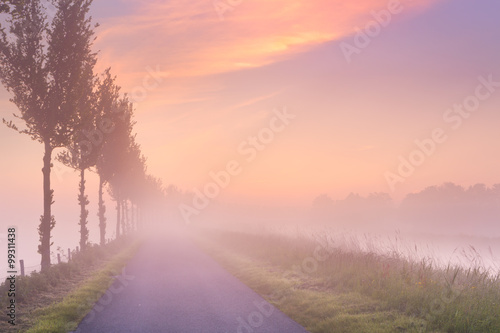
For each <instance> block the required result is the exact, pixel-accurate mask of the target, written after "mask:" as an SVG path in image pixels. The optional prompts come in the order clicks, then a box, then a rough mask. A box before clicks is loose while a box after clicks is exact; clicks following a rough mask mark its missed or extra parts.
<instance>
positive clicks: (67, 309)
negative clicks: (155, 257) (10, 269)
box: [0, 239, 141, 333]
mask: <svg viewBox="0 0 500 333" xmlns="http://www.w3.org/2000/svg"><path fill="white" fill-rule="evenodd" d="M140 243H141V242H140V241H139V240H134V239H120V240H119V241H114V242H112V243H110V244H107V245H106V246H104V247H99V246H93V247H91V248H89V249H88V250H87V251H86V252H81V253H79V254H77V255H75V256H74V258H73V259H72V260H71V261H70V262H69V263H62V264H59V265H55V266H53V267H51V268H50V270H49V271H48V272H46V273H43V274H41V273H33V274H31V275H30V276H26V277H19V278H18V279H17V281H16V289H17V292H16V302H17V313H16V314H17V320H16V322H17V323H16V326H11V325H8V324H7V319H5V320H2V322H1V323H0V332H28V333H35V332H36V333H42V332H47V333H57V332H61V333H63V332H64V333H66V332H69V331H72V330H74V329H76V327H77V325H78V323H79V322H80V321H81V320H82V319H83V318H84V317H85V315H86V314H87V313H89V311H91V309H92V308H93V306H94V305H95V303H96V302H97V301H98V300H99V298H100V297H101V296H102V295H103V294H104V293H105V292H106V290H107V289H108V288H109V287H110V285H111V284H112V282H113V280H114V277H113V276H116V275H120V274H121V273H122V269H123V267H124V266H125V265H126V263H127V262H128V260H129V259H130V258H131V257H133V255H134V254H135V252H136V251H137V249H138V248H139V246H140ZM0 289H1V293H0V304H2V307H4V304H5V306H6V304H7V303H6V302H8V299H7V297H6V289H5V286H4V285H2V286H1V287H0Z"/></svg>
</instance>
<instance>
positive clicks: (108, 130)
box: [95, 68, 120, 245]
mask: <svg viewBox="0 0 500 333" xmlns="http://www.w3.org/2000/svg"><path fill="white" fill-rule="evenodd" d="M115 81H116V77H113V76H112V75H111V69H110V68H108V69H106V70H105V71H104V74H103V79H101V80H99V81H98V88H97V92H96V123H97V128H96V131H99V133H100V134H101V136H102V137H101V141H102V143H101V144H100V145H98V146H97V147H95V150H96V153H97V159H96V169H97V173H98V175H99V190H98V212H97V215H98V217H99V234H100V237H99V238H100V244H101V245H104V244H105V243H106V216H105V214H106V206H105V204H104V199H103V194H104V193H103V192H104V186H105V185H106V183H107V181H108V180H109V178H110V176H109V174H111V171H109V168H106V167H107V165H106V156H105V155H104V151H105V150H104V147H105V145H106V142H107V141H108V140H109V137H108V136H109V135H112V132H113V131H114V129H115V124H114V122H113V116H114V115H113V112H114V111H115V110H117V108H118V106H117V104H118V100H119V98H120V87H119V86H117V85H116V83H115Z"/></svg>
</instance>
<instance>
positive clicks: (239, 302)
mask: <svg viewBox="0 0 500 333" xmlns="http://www.w3.org/2000/svg"><path fill="white" fill-rule="evenodd" d="M75 332H77V333H99V332H103V333H104V332H106V333H112V332H120V333H124V332H134V333H139V332H144V333H155V332H162V333H184V332H185V333H198V332H200V333H201V332H203V333H261V332H262V333H265V332H267V333H306V332H307V331H306V330H305V329H304V328H303V327H302V326H300V325H299V324H297V323H296V322H294V321H292V320H291V319H290V318H288V317H287V316H286V315H285V314H283V313H282V312H280V311H279V310H277V309H276V308H274V307H273V306H271V305H270V304H269V303H267V302H266V301H265V300H264V299H263V298H262V297H260V296H259V295H258V294H256V293H255V292H254V291H252V290H251V289H250V288H248V287H247V286H246V285H244V284H243V283H241V282H240V281H239V280H238V279H236V278H235V277H234V276H232V275H231V274H229V273H228V272H227V271H225V270H224V269H223V268H222V267H221V266H219V264H217V263H216V262H215V261H214V260H213V259H212V258H211V257H209V256H208V255H206V254H204V253H203V252H202V251H200V250H199V249H198V248H197V247H196V246H195V245H193V244H192V243H191V242H190V241H188V240H187V239H186V238H185V237H182V236H180V235H179V234H176V235H171V236H170V237H167V238H163V237H154V238H150V240H149V241H148V242H147V243H146V244H144V245H143V246H142V247H141V249H140V250H139V251H138V253H137V255H136V256H135V257H134V258H133V259H132V260H131V261H130V262H129V264H128V265H127V266H126V268H125V269H124V271H123V273H122V274H121V275H120V276H118V277H116V278H115V281H114V283H113V285H112V286H111V287H110V289H109V290H108V291H107V292H106V294H105V295H104V296H103V297H102V298H101V300H100V301H99V302H97V304H96V305H95V306H94V308H93V310H92V311H91V312H90V313H89V314H88V315H87V316H86V317H85V318H84V320H83V321H82V322H81V323H80V325H79V327H78V329H77V330H76V331H75Z"/></svg>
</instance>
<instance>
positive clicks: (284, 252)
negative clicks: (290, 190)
mask: <svg viewBox="0 0 500 333" xmlns="http://www.w3.org/2000/svg"><path fill="white" fill-rule="evenodd" d="M195 239H196V241H197V243H198V244H199V246H200V247H201V248H202V249H203V250H204V251H205V252H207V253H208V254H210V255H211V256H212V257H213V258H214V259H216V260H217V261H218V262H219V263H220V264H221V265H222V266H223V267H225V268H226V269H227V270H228V271H230V272H231V273H232V274H233V275H235V276H236V277H237V278H238V279H240V280H241V281H242V282H244V283H245V284H247V285H248V286H249V287H250V288H252V289H254V290H255V291H256V292H257V293H259V294H260V295H262V296H263V297H264V298H265V299H266V300H268V301H269V302H270V303H272V304H273V305H275V306H276V307H277V308H279V309H280V310H281V311H283V312H284V313H285V314H287V315H288V316H290V317H291V318H292V319H294V320H296V321H297V322H298V323H300V324H301V325H303V326H304V327H305V328H306V329H307V330H309V331H310V332H312V333H320V332H321V333H322V332H500V318H499V317H498V313H500V279H499V277H498V276H496V277H495V276H491V275H488V274H487V272H484V271H482V270H481V269H480V268H479V267H473V268H470V269H464V268H460V267H452V266H449V267H447V268H445V269H440V268H438V267H435V266H433V264H432V262H431V261H428V260H422V261H421V262H413V261H410V260H407V259H405V258H402V257H401V256H399V255H398V254H397V253H394V254H391V255H389V256H382V255H379V254H374V253H366V252H351V251H344V250H341V249H339V248H336V247H334V246H332V244H328V242H321V241H320V242H318V241H314V240H312V239H308V238H305V237H304V238H299V239H290V238H287V237H284V236H277V235H255V234H245V233H236V232H221V231H213V230H211V231H207V230H204V231H203V233H202V235H200V234H198V235H197V236H195Z"/></svg>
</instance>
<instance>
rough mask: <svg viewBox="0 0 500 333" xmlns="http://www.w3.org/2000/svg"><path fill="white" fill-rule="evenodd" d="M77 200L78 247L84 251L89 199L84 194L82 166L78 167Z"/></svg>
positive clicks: (87, 236)
mask: <svg viewBox="0 0 500 333" xmlns="http://www.w3.org/2000/svg"><path fill="white" fill-rule="evenodd" d="M78 201H79V203H80V223H79V224H80V249H81V250H82V251H84V250H85V249H86V248H87V243H88V240H89V229H88V228H87V216H88V215H89V211H88V210H87V209H86V208H87V205H88V203H89V201H88V200H87V196H86V195H85V169H83V168H82V169H80V195H79V196H78Z"/></svg>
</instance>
